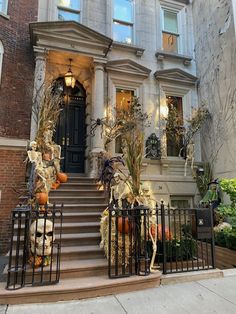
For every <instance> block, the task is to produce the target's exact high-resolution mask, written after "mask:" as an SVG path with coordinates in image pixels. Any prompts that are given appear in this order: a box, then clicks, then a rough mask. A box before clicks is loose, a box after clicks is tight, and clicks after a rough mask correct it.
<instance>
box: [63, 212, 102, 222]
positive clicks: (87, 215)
mask: <svg viewBox="0 0 236 314" xmlns="http://www.w3.org/2000/svg"><path fill="white" fill-rule="evenodd" d="M100 219H101V213H100V212H81V213H76V212H63V222H86V221H87V222H92V221H96V222H99V221H100Z"/></svg>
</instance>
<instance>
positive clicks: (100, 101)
mask: <svg viewBox="0 0 236 314" xmlns="http://www.w3.org/2000/svg"><path fill="white" fill-rule="evenodd" d="M104 63H105V61H104V60H102V61H101V60H99V61H97V60H94V84H93V86H94V88H93V108H92V120H93V121H92V123H94V122H95V121H96V120H97V119H102V118H104V99H105V98H104ZM102 130H103V128H102V125H97V127H96V129H95V132H94V133H95V134H94V136H92V150H91V154H90V160H91V172H90V176H91V177H97V176H98V175H99V174H98V155H99V153H100V152H102V151H104V150H105V149H104V139H103V134H102Z"/></svg>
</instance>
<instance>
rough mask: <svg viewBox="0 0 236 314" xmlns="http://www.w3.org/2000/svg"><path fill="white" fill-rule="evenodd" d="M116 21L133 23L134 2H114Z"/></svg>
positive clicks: (130, 0)
mask: <svg viewBox="0 0 236 314" xmlns="http://www.w3.org/2000/svg"><path fill="white" fill-rule="evenodd" d="M113 18H114V19H116V20H120V21H124V22H129V23H132V22H133V0H114V17H113Z"/></svg>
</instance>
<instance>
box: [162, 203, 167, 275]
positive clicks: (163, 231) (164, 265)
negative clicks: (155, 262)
mask: <svg viewBox="0 0 236 314" xmlns="http://www.w3.org/2000/svg"><path fill="white" fill-rule="evenodd" d="M161 233H162V248H163V274H166V234H165V206H164V203H163V201H162V202H161Z"/></svg>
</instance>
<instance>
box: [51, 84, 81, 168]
mask: <svg viewBox="0 0 236 314" xmlns="http://www.w3.org/2000/svg"><path fill="white" fill-rule="evenodd" d="M85 106H86V97H85V90H84V88H83V86H82V85H80V84H79V83H77V84H76V86H75V87H74V88H73V89H72V88H67V89H66V90H65V93H64V102H63V104H62V111H61V113H60V116H59V121H58V125H57V130H56V136H55V142H56V143H57V144H59V145H61V157H62V160H61V169H62V171H64V172H67V173H83V172H84V162H85V148H86V124H85Z"/></svg>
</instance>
